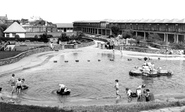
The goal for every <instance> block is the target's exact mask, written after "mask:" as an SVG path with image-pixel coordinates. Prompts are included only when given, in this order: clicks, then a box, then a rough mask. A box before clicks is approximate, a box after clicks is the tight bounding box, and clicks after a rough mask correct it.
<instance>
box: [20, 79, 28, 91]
mask: <svg viewBox="0 0 185 112" xmlns="http://www.w3.org/2000/svg"><path fill="white" fill-rule="evenodd" d="M21 82H22V88H21V89H22V90H25V89H27V88H28V86H27V85H25V79H24V78H22V79H21Z"/></svg>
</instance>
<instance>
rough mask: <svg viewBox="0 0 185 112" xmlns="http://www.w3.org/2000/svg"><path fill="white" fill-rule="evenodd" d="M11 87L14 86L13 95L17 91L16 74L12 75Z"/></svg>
mask: <svg viewBox="0 0 185 112" xmlns="http://www.w3.org/2000/svg"><path fill="white" fill-rule="evenodd" d="M10 85H11V86H12V95H13V93H14V91H15V89H16V87H15V86H16V78H15V74H12V78H11V79H10Z"/></svg>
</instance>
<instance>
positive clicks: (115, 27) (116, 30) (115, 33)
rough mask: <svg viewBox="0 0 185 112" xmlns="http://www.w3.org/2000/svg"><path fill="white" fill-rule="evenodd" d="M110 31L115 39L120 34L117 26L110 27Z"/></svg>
mask: <svg viewBox="0 0 185 112" xmlns="http://www.w3.org/2000/svg"><path fill="white" fill-rule="evenodd" d="M111 31H112V33H113V35H114V37H117V36H118V34H119V33H120V28H119V27H118V26H117V25H114V26H112V27H111Z"/></svg>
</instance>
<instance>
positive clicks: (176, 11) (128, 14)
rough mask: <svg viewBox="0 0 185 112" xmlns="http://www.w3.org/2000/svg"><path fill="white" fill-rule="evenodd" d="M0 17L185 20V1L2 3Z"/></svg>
mask: <svg viewBox="0 0 185 112" xmlns="http://www.w3.org/2000/svg"><path fill="white" fill-rule="evenodd" d="M0 3H1V5H0V16H4V15H6V14H7V16H8V19H22V18H24V19H29V18H30V17H32V16H39V17H41V18H42V19H44V20H46V21H49V22H52V23H72V22H74V21H81V20H104V19H112V20H125V19H173V18H175V19H184V18H185V5H184V3H185V0H0Z"/></svg>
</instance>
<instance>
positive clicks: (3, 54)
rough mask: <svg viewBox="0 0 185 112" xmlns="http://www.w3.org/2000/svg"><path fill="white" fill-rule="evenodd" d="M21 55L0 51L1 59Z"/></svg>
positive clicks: (17, 52) (15, 52)
mask: <svg viewBox="0 0 185 112" xmlns="http://www.w3.org/2000/svg"><path fill="white" fill-rule="evenodd" d="M19 53H21V51H0V59H5V58H10V57H13V56H16V55H17V54H19Z"/></svg>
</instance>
